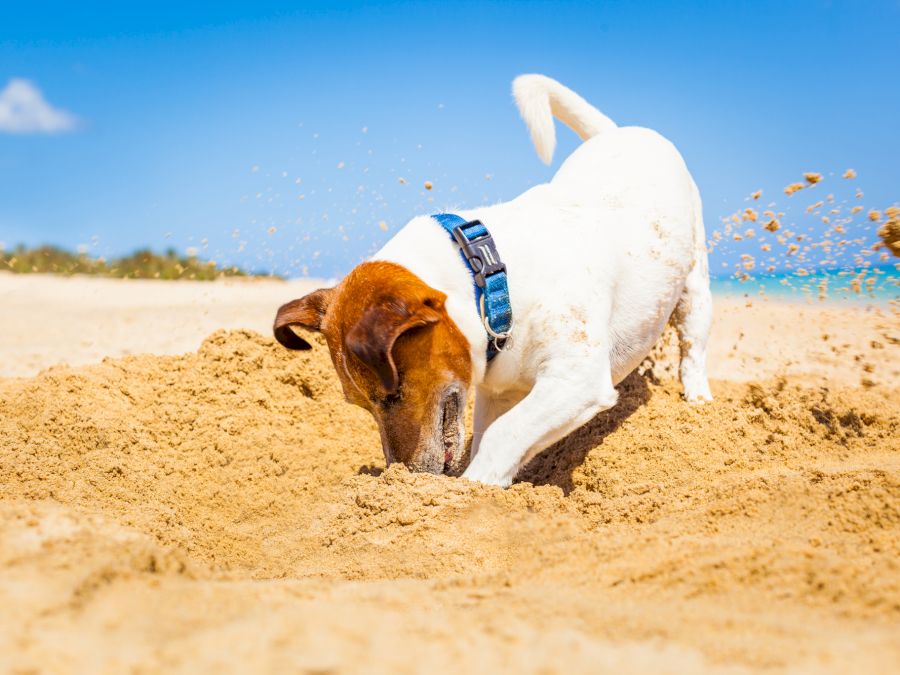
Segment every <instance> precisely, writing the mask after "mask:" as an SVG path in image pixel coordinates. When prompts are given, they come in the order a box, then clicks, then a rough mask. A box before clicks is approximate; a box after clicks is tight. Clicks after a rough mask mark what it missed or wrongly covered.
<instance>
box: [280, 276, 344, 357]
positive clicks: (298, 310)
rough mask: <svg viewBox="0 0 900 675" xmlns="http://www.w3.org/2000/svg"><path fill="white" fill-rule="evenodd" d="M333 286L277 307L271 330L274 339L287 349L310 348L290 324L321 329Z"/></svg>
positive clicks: (310, 328)
mask: <svg viewBox="0 0 900 675" xmlns="http://www.w3.org/2000/svg"><path fill="white" fill-rule="evenodd" d="M333 293H334V289H333V288H320V289H319V290H317V291H313V292H312V293H310V294H309V295H304V296H303V297H302V298H300V299H298V300H291V301H290V302H289V303H287V304H286V305H282V306H281V307H279V308H278V313H277V314H276V315H275V325H274V326H273V328H272V329H273V332H274V333H275V339H276V340H278V341H279V342H280V343H281V344H282V345H284V346H285V347H287V348H288V349H310V348H311V345H310V344H309V343H308V342H307V341H306V340H304V339H303V338H302V337H300V336H299V335H297V334H296V333H295V332H294V331H293V330H291V326H300V327H301V328H306V329H307V330H315V331H318V330H321V328H322V319H323V318H324V317H325V312H326V311H328V305H330V304H331V296H332V294H333Z"/></svg>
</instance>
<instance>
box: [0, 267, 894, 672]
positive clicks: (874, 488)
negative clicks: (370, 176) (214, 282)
mask: <svg viewBox="0 0 900 675" xmlns="http://www.w3.org/2000/svg"><path fill="white" fill-rule="evenodd" d="M51 281H52V282H55V283H56V284H67V283H70V282H71V281H72V280H51ZM78 281H80V280H78ZM40 283H47V284H48V285H52V283H51V282H48V281H47V280H44V281H42V282H40ZM106 283H111V284H115V283H117V282H114V281H113V282H109V281H107V282H106ZM118 283H121V282H118ZM147 283H153V282H147ZM267 283H269V282H267ZM271 283H272V286H273V288H272V289H270V288H268V286H267V284H262V285H261V286H257V285H251V286H250V288H251V289H253V290H251V291H246V290H245V287H243V286H241V287H240V288H239V290H237V291H234V295H231V296H229V293H231V291H227V290H219V289H213V290H210V289H207V290H203V289H200V290H201V291H202V292H204V293H211V294H215V293H219V294H221V296H220V297H218V299H214V300H213V301H209V298H210V297H213V295H210V296H207V297H206V298H205V299H204V302H205V303H206V305H207V309H208V312H209V313H208V316H210V317H211V318H210V319H209V321H212V322H218V321H221V320H222V317H223V316H225V315H227V316H228V317H229V318H228V320H229V321H233V322H234V323H228V324H227V325H229V326H232V327H233V326H240V325H241V324H242V323H243V324H244V325H245V326H246V328H244V329H236V330H218V331H215V332H213V333H212V335H209V336H208V337H206V339H205V340H203V341H202V344H200V345H199V350H198V351H196V352H194V351H190V352H188V353H184V354H175V355H159V354H157V355H148V354H144V355H131V356H121V357H120V358H113V359H107V360H105V361H104V362H103V363H97V364H93V365H85V366H78V367H67V366H58V367H53V368H50V369H49V370H45V371H44V372H42V373H41V374H39V375H37V376H36V377H31V378H25V377H22V378H12V379H6V380H0V570H2V573H0V606H2V607H4V611H3V612H0V670H22V671H28V670H40V671H43V672H70V671H72V670H81V671H86V670H91V671H94V672H98V671H99V672H121V671H122V670H126V669H134V670H137V671H139V672H162V671H166V672H172V671H175V672H184V671H191V672H196V671H197V670H198V669H205V670H216V671H219V672H221V671H226V672H247V671H248V670H269V671H283V670H309V671H315V672H330V671H351V672H353V671H366V672H373V671H374V672H422V671H426V670H427V671H429V672H434V671H444V670H446V671H450V670H453V671H459V670H461V669H469V670H476V669H493V670H516V671H523V672H538V671H541V672H563V671H566V672H597V671H598V670H603V669H607V670H612V671H614V672H624V673H631V672H633V673H643V672H654V673H659V672H671V673H690V672H748V671H755V670H759V669H762V668H775V669H777V670H784V671H790V672H850V671H855V672H860V671H869V672H900V562H898V561H900V447H898V443H897V440H896V439H897V438H898V436H900V395H898V393H900V391H898V390H900V375H898V372H897V368H898V365H897V364H898V363H900V321H898V317H897V315H896V314H895V313H893V310H892V309H891V308H890V307H884V306H883V307H880V308H869V309H865V308H842V307H838V306H829V307H826V308H820V307H805V306H797V305H788V304H778V303H774V302H765V303H764V302H760V301H758V300H754V301H752V302H751V303H750V305H751V306H747V304H748V302H747V301H746V300H744V299H733V300H728V301H720V302H719V303H718V309H719V314H718V316H717V324H716V328H715V331H714V345H713V357H712V361H713V368H712V371H713V377H714V382H713V391H714V394H715V395H716V401H714V402H713V403H711V404H708V405H705V406H702V407H694V406H689V405H686V404H685V403H684V402H683V401H682V400H681V398H680V389H679V386H678V385H677V383H676V382H675V381H673V380H672V379H671V377H670V374H671V369H672V360H671V345H670V346H669V348H668V349H666V348H665V347H661V348H660V350H658V352H657V354H656V355H655V362H654V363H648V364H647V365H648V367H647V368H646V369H644V370H643V372H642V373H635V374H633V375H632V376H630V377H629V378H627V379H626V381H625V382H624V383H623V384H622V385H621V386H620V391H621V399H620V403H619V405H617V406H616V408H615V409H613V410H612V411H609V412H608V413H605V414H602V415H600V416H598V417H597V418H596V419H595V420H594V421H592V422H591V423H589V424H588V425H587V426H585V427H584V428H583V429H581V430H579V431H578V432H576V433H575V434H573V435H572V436H570V437H569V438H568V439H566V440H565V441H563V442H562V443H560V444H557V446H554V447H553V448H551V449H549V450H548V451H546V452H545V453H543V454H542V455H541V456H539V457H538V458H536V459H535V461H534V462H532V464H531V465H529V466H528V467H527V468H526V470H525V471H524V473H523V475H522V476H520V479H521V480H522V481H524V482H521V483H518V484H516V485H514V486H513V487H512V488H510V489H509V490H506V491H504V490H499V489H495V488H489V487H485V486H481V485H477V484H473V483H469V482H467V481H462V480H458V479H453V478H448V477H434V476H427V475H413V474H409V473H408V472H406V471H405V470H404V469H402V468H399V467H392V468H391V469H390V470H388V471H383V470H382V467H383V459H382V457H381V450H380V445H379V442H378V437H377V433H376V431H375V428H374V425H373V424H372V422H371V420H370V419H369V418H368V416H367V414H366V413H364V412H363V411H361V410H358V409H355V408H352V407H350V406H347V405H346V404H345V403H344V402H343V397H342V396H341V393H340V390H339V386H338V384H337V382H336V379H335V377H334V376H333V374H332V371H331V363H330V359H329V358H328V355H327V352H326V350H325V349H324V346H323V345H322V343H321V342H318V343H317V345H316V348H315V349H314V350H312V351H311V352H307V353H299V354H292V353H288V352H286V351H285V350H283V349H281V348H279V347H278V346H277V345H276V344H275V343H274V341H273V340H272V339H271V338H270V337H269V336H268V335H267V334H264V333H263V331H265V329H266V327H267V325H268V322H269V321H270V319H271V316H270V314H271V311H272V310H273V308H274V306H275V305H277V304H278V302H281V301H283V300H286V299H289V298H290V297H294V291H295V290H299V289H298V288H290V287H288V286H287V285H286V284H276V283H274V282H271ZM76 285H77V284H76ZM180 285H181V284H180V283H179V284H171V285H166V287H165V288H166V289H167V290H166V291H159V292H160V293H163V292H168V288H169V286H180ZM274 287H278V288H274ZM2 288H3V287H2V286H0V289H2ZM126 288H128V290H129V293H130V295H129V294H126V296H123V297H129V307H127V308H122V307H121V306H118V305H116V304H115V303H113V302H112V301H109V300H104V302H109V303H110V304H109V305H107V307H106V308H105V310H103V311H101V312H100V313H99V314H97V315H95V316H94V320H95V321H98V322H100V326H99V328H98V332H99V333H102V332H103V331H102V327H103V325H104V322H105V325H107V326H108V327H109V331H110V334H115V335H121V334H133V335H134V339H133V340H132V341H131V342H130V343H129V346H128V349H129V350H132V351H134V352H136V353H139V352H144V351H154V350H158V351H160V352H164V351H168V350H171V351H178V350H179V349H181V350H183V349H194V348H195V347H196V344H195V345H188V346H187V347H180V346H179V345H181V344H185V342H190V341H191V340H197V342H198V343H199V342H200V339H201V338H200V337H199V336H197V335H196V332H197V330H199V329H194V328H189V326H190V324H191V322H190V321H189V320H188V317H189V316H190V312H191V307H192V304H191V303H193V302H195V299H191V293H196V292H200V291H198V290H196V289H195V290H191V289H190V288H184V289H181V290H174V291H172V293H173V294H176V293H183V294H185V297H186V298H187V299H186V300H184V301H183V302H182V303H181V304H179V303H178V302H171V312H169V313H168V314H167V313H166V311H167V308H168V307H169V305H168V304H166V303H167V302H169V301H171V296H170V298H169V299H167V300H166V302H163V301H162V300H160V299H159V298H157V300H156V301H155V302H159V312H160V313H159V314H156V315H153V322H152V323H153V325H152V326H150V325H149V324H147V323H145V319H146V317H142V316H141V313H140V312H138V313H137V314H128V312H131V311H132V309H131V307H130V305H132V304H133V305H137V306H140V300H141V298H140V297H139V296H140V294H139V293H138V292H137V291H136V290H135V289H136V287H134V286H126ZM259 289H262V290H259ZM150 291H152V292H154V293H155V292H156V291H155V289H154V288H153V287H150ZM254 291H256V293H254ZM282 291H286V292H287V293H286V295H283V294H282ZM238 294H244V295H241V297H240V298H239V299H235V298H236V297H237V295H238ZM298 294H299V293H298ZM8 297H9V296H8V295H7V296H4V295H3V294H2V292H0V298H4V300H5V299H6V298H8ZM104 297H106V298H107V299H108V298H109V296H108V295H105V296H104ZM19 299H20V300H21V298H19ZM71 302H72V303H73V304H72V305H71V306H70V311H71V314H72V321H73V322H74V323H72V322H66V321H65V320H64V321H63V323H62V324H61V327H64V329H65V330H66V331H73V332H78V331H79V329H80V326H79V324H78V323H77V322H78V312H77V305H76V304H75V300H74V299H72V300H71ZM91 302H93V300H92V301H91ZM148 302H151V301H149V300H148ZM97 303H99V301H97ZM85 304H90V302H88V301H85ZM26 305H28V303H27V302H24V301H23V302H22V307H25V306H26ZM36 311H37V310H36ZM123 312H124V314H123ZM234 312H237V314H238V315H239V317H245V318H234V317H233V316H232V313H234ZM29 316H32V315H28V313H27V311H25V312H24V314H23V317H20V318H22V321H23V322H27V321H28V320H33V316H32V318H28V317H29ZM124 316H128V317H130V318H129V319H128V320H125V319H124V318H123V317H124ZM167 317H168V319H167ZM263 321H265V323H263ZM123 324H124V325H123ZM773 327H774V328H773ZM148 328H152V330H148ZM249 329H255V330H249ZM204 330H205V328H204ZM117 331H121V333H118V332H117ZM160 332H161V333H163V334H164V336H165V339H166V340H169V341H170V343H169V344H168V346H166V345H163V346H161V347H160V346H159V345H160V344H161V342H160V338H158V337H157V334H158V333H160ZM4 339H7V340H8V339H9V338H8V337H6V338H4ZM55 339H57V338H56V337H53V338H47V340H48V341H52V340H55ZM179 340H181V341H183V342H180V343H179V342H178V341H179ZM876 344H877V346H874V345H876ZM48 345H50V346H49V347H48V348H47V350H46V352H45V353H44V355H43V356H41V355H40V354H39V353H38V352H39V350H37V349H34V350H33V351H34V354H35V360H34V361H33V362H32V363H31V365H29V366H28V367H29V368H36V367H41V366H44V365H48V363H47V361H48V360H49V362H50V363H53V362H54V360H58V359H60V358H61V357H68V358H71V359H72V360H74V361H78V360H81V361H90V360H91V356H92V354H93V352H91V353H88V352H89V351H90V350H88V349H87V347H90V348H91V349H94V348H95V347H96V348H103V347H102V346H101V347H97V346H96V345H88V346H87V347H86V348H85V350H83V351H79V349H72V350H71V351H70V352H65V351H62V352H60V351H54V348H53V346H52V342H48ZM20 348H21V349H23V350H24V349H26V348H28V347H27V346H26V345H20ZM120 349H121V347H120ZM6 352H7V350H6V346H5V345H4V348H3V350H2V351H0V353H2V354H3V362H2V365H3V368H4V369H5V371H6V372H10V371H13V372H15V368H16V367H18V366H16V365H15V359H13V358H10V357H9V355H8V354H7V353H6ZM119 354H121V352H119ZM41 359H44V360H45V361H44V363H40V365H38V362H40V360H41ZM754 373H755V374H756V375H755V376H754ZM23 374H28V373H27V372H23ZM864 382H865V383H864Z"/></svg>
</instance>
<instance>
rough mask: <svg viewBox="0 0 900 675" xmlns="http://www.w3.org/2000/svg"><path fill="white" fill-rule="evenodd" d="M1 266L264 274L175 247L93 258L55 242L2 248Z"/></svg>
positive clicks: (120, 273)
mask: <svg viewBox="0 0 900 675" xmlns="http://www.w3.org/2000/svg"><path fill="white" fill-rule="evenodd" d="M0 270H9V271H12V272H16V273H20V274H25V273H32V272H35V273H44V274H63V275H66V276H69V275H72V274H91V275H96V276H103V277H115V278H118V279H195V280H198V281H212V280H213V279H218V278H220V277H246V276H263V275H258V274H248V273H247V272H245V271H243V270H241V269H239V268H237V267H228V268H223V269H220V268H219V267H217V266H216V263H215V262H214V261H212V260H209V261H204V260H200V259H198V258H196V257H185V256H179V255H178V254H177V253H176V251H175V249H172V248H170V249H168V250H167V251H166V252H165V253H164V254H162V255H160V254H157V253H154V252H153V251H151V250H150V249H142V250H139V251H135V252H134V253H132V254H131V255H129V256H124V257H121V258H113V259H111V260H105V259H104V258H91V257H89V256H88V255H87V254H84V253H72V252H71V251H66V250H64V249H61V248H57V247H56V246H40V247H38V248H25V247H24V246H18V247H17V248H16V249H15V250H13V251H3V250H0Z"/></svg>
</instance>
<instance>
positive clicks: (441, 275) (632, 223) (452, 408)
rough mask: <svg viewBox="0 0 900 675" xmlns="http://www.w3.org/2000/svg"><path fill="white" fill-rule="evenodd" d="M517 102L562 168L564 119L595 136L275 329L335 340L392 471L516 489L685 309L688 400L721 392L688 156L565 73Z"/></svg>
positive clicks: (402, 240) (350, 394)
mask: <svg viewBox="0 0 900 675" xmlns="http://www.w3.org/2000/svg"><path fill="white" fill-rule="evenodd" d="M513 97H514V99H515V101H516V103H517V105H518V108H519V111H520V113H521V116H522V118H523V119H524V121H525V124H526V125H527V127H528V129H529V130H530V133H531V138H532V141H533V143H534V146H535V148H536V150H537V154H538V156H539V157H540V158H541V159H542V160H543V161H544V162H545V163H547V164H549V163H550V161H551V159H552V156H553V151H554V149H555V145H556V136H555V129H554V121H553V118H554V117H556V118H557V119H559V120H560V121H562V122H563V123H565V124H566V125H567V126H569V127H571V128H572V129H573V130H574V131H575V132H576V133H577V134H578V135H579V136H580V137H581V139H582V140H583V143H582V144H581V145H580V146H579V147H578V148H577V149H576V150H575V151H574V152H573V153H572V154H571V155H570V156H569V157H568V158H567V159H566V160H565V161H564V162H563V164H562V166H560V168H559V170H558V171H557V172H556V175H555V176H554V177H553V179H552V180H551V181H550V182H549V183H545V184H542V185H538V186H536V187H533V188H531V189H530V190H528V191H527V192H525V193H523V194H522V195H520V196H519V197H516V198H515V199H513V200H512V201H509V202H505V203H500V204H496V205H493V206H486V207H483V208H477V209H471V210H465V211H459V212H456V213H455V214H450V215H448V214H440V215H435V216H428V215H425V216H419V217H416V218H413V219H412V220H411V221H410V222H409V223H408V224H407V225H406V226H405V227H404V228H403V229H402V230H400V231H399V232H398V233H397V235H396V236H394V237H393V238H392V239H391V240H390V241H389V242H388V243H387V244H386V245H385V246H384V247H383V248H382V249H381V250H380V251H379V252H378V253H377V254H376V255H375V256H374V257H373V258H372V259H371V260H369V261H367V262H364V263H362V264H360V265H358V266H357V267H355V268H354V269H353V270H352V271H351V272H350V273H349V274H348V275H347V276H346V277H345V278H344V279H343V280H342V281H341V282H340V283H339V284H338V285H337V286H335V287H334V288H326V289H320V290H317V291H315V292H313V293H311V294H309V295H307V296H305V297H303V298H300V299H298V300H293V301H291V302H288V303H287V304H285V305H283V306H282V307H281V308H280V309H279V310H278V312H277V315H276V318H275V325H274V333H275V337H276V339H277V340H278V341H279V342H280V343H281V344H282V345H284V346H285V347H287V348H289V349H309V348H310V343H309V342H307V341H306V340H305V339H304V338H303V337H302V330H304V329H305V330H309V331H318V332H321V333H322V335H323V336H324V338H325V341H326V343H327V345H328V349H329V351H330V354H331V359H332V361H333V363H334V367H335V369H336V370H337V374H338V377H339V378H340V381H341V385H342V387H343V390H344V394H345V396H346V399H347V400H348V401H349V402H350V403H353V404H355V405H358V406H362V407H363V408H365V409H367V410H368V411H369V412H371V414H372V415H373V417H374V418H375V420H376V422H377V424H378V428H379V430H380V433H381V441H382V447H383V450H384V456H385V461H386V462H387V463H388V464H391V463H392V462H402V463H403V464H405V465H406V466H407V467H409V468H410V470H413V471H427V472H430V473H436V474H442V473H445V474H450V475H459V473H460V472H462V477H463V478H468V479H471V480H474V481H480V482H482V483H486V484H491V485H499V486H503V487H506V486H509V485H510V484H511V483H512V481H513V480H514V478H515V477H516V473H517V472H518V471H519V469H520V468H521V467H522V466H524V465H525V464H526V463H527V462H528V461H529V460H530V459H531V458H533V457H534V456H535V455H537V454H538V453H539V452H541V450H543V449H544V448H546V447H548V446H549V445H551V444H552V443H554V442H556V441H558V440H560V439H561V438H563V437H565V436H567V435H568V434H569V433H571V432H572V431H574V430H575V429H577V428H578V427H580V426H582V425H583V424H585V423H586V422H588V421H589V420H590V419H592V418H593V417H594V416H595V415H597V414H598V413H599V412H601V411H603V410H606V409H608V408H610V407H612V406H614V405H615V404H616V400H617V396H618V393H617V391H616V388H615V385H616V384H618V383H619V382H620V381H621V380H622V379H624V378H625V376H627V375H628V374H629V373H630V372H631V371H632V370H634V369H635V368H636V367H637V366H638V365H639V364H640V362H641V361H642V360H643V359H644V357H645V356H646V355H647V354H648V352H649V351H650V350H651V349H652V347H653V346H654V344H655V343H656V342H657V340H658V339H659V337H660V335H661V334H662V332H663V330H664V329H665V327H666V324H667V322H669V320H670V318H671V320H672V323H673V324H674V325H675V327H676V329H677V332H678V335H679V342H680V350H681V360H680V367H679V374H680V379H681V382H682V386H683V389H684V396H685V398H686V399H687V401H689V402H701V401H704V400H711V399H712V396H711V394H710V389H709V383H708V381H707V375H706V346H707V339H708V334H709V329H710V323H711V320H712V298H711V295H710V289H709V270H708V262H707V253H706V243H705V233H704V226H703V216H702V208H701V202H700V193H699V191H698V189H697V186H696V184H695V183H694V180H693V179H692V177H691V174H690V173H689V172H688V169H687V167H686V166H685V163H684V160H683V159H682V158H681V155H680V154H679V153H678V151H677V150H676V149H675V146H674V145H672V143H670V142H669V141H668V140H666V139H665V138H663V137H662V136H661V135H660V134H658V133H657V132H655V131H652V130H650V129H645V128H642V127H618V126H616V124H615V123H613V122H612V120H610V119H609V118H608V117H606V116H605V115H604V114H603V113H601V112H600V111H599V110H597V109H596V108H595V107H593V106H592V105H590V104H589V103H588V102H587V101H585V100H584V99H583V98H581V97H580V96H579V95H578V94H576V93H575V92H573V91H571V90H570V89H568V88H566V87H565V86H563V85H561V84H560V83H558V82H556V81H555V80H552V79H550V78H548V77H545V76H542V75H523V76H521V77H518V78H516V79H515V81H514V82H513ZM447 219H450V220H451V223H450V226H448V225H447V223H446V222H444V221H446V220H447ZM454 223H460V225H459V226H457V227H455V228H454V227H451V226H452V225H453V224H454ZM459 228H462V229H459ZM467 228H468V230H469V231H471V230H473V229H477V230H478V236H477V237H476V238H475V239H474V240H473V241H470V240H469V239H467V238H465V237H461V236H460V232H463V233H464V232H465V231H467ZM457 229H459V232H457ZM448 232H452V234H453V236H452V237H451V236H448ZM484 232H486V233H487V234H486V235H484ZM484 243H486V245H484ZM461 253H462V255H461ZM479 271H481V272H482V276H481V279H480V281H481V283H482V285H483V286H484V287H483V288H482V287H481V286H479V285H478V281H479V278H478V277H479ZM501 275H502V276H501ZM473 279H474V283H473ZM486 280H487V283H486ZM495 280H499V281H500V282H502V283H499V284H494V283H493V282H494V281H495ZM492 285H499V286H500V289H499V293H497V292H495V291H496V289H494V291H491V290H490V286H492ZM485 299H487V301H488V309H485V304H484V301H485ZM498 307H499V311H494V310H495V309H496V308H498ZM496 317H499V318H500V321H499V323H492V321H493V320H494V319H495V318H496ZM295 329H301V334H298V332H297V331H296V330H295ZM470 387H474V388H475V408H474V417H473V429H472V442H471V446H470V451H469V453H468V454H469V457H470V459H469V462H468V465H467V466H464V463H465V455H466V453H465V447H464V446H465V443H464V439H465V429H464V424H463V413H464V408H465V403H466V396H467V393H468V392H469V391H470Z"/></svg>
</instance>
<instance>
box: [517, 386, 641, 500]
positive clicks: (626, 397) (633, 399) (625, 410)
mask: <svg viewBox="0 0 900 675" xmlns="http://www.w3.org/2000/svg"><path fill="white" fill-rule="evenodd" d="M651 382H653V374H652V371H649V372H648V373H646V374H644V375H640V374H638V372H637V371H634V372H632V373H631V374H630V375H629V376H628V377H626V378H625V379H624V380H622V382H620V383H619V386H617V387H616V389H618V390H619V401H618V403H616V405H615V406H613V407H612V408H610V409H609V410H604V411H603V412H601V413H599V414H598V415H597V416H596V417H594V419H592V420H591V421H590V422H588V423H587V424H585V425H584V426H583V427H581V428H580V429H577V430H576V431H573V432H572V433H571V434H569V435H568V436H566V437H565V438H564V439H562V440H561V441H558V442H557V443H554V444H553V445H551V446H550V447H549V448H547V449H546V450H544V451H543V452H542V453H540V454H539V455H538V456H537V457H535V458H534V459H532V460H531V461H530V462H529V463H528V464H527V465H525V467H524V468H523V469H522V470H521V471H519V475H518V476H517V477H516V481H515V482H517V483H533V484H534V485H556V486H558V487H560V488H562V491H563V492H564V493H565V494H566V495H568V494H569V493H570V492H571V491H572V489H573V487H574V485H573V483H572V473H573V472H574V471H575V469H577V468H578V467H579V466H581V464H582V462H584V459H585V457H587V454H588V452H590V451H591V449H592V448H595V447H597V446H598V445H600V444H601V443H602V442H603V439H604V438H606V437H607V436H608V435H609V434H611V433H613V432H614V431H615V430H616V429H618V428H619V425H621V424H622V422H624V421H625V420H626V419H628V418H629V417H630V416H631V415H632V414H633V413H634V412H635V411H636V410H637V409H638V408H640V407H641V406H642V405H644V404H645V403H647V401H649V400H650V386H649V384H650V383H651Z"/></svg>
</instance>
